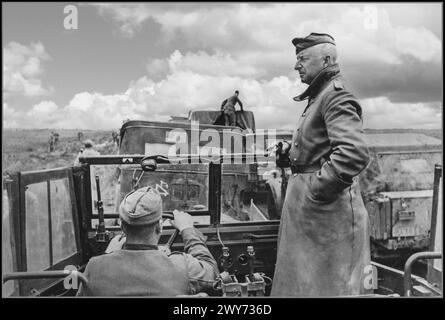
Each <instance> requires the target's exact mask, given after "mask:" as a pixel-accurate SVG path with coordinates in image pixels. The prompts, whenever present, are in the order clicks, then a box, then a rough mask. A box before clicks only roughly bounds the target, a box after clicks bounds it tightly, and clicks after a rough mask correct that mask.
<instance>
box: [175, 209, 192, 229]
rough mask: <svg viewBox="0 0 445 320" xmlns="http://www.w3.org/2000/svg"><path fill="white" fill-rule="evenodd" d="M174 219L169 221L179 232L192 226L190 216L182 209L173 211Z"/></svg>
mask: <svg viewBox="0 0 445 320" xmlns="http://www.w3.org/2000/svg"><path fill="white" fill-rule="evenodd" d="M173 216H174V219H173V220H172V221H171V222H170V223H171V224H172V226H173V227H175V228H176V229H178V230H179V232H181V231H182V230H184V229H187V228H192V227H193V219H192V216H191V215H189V214H188V213H187V212H184V211H178V210H174V211H173Z"/></svg>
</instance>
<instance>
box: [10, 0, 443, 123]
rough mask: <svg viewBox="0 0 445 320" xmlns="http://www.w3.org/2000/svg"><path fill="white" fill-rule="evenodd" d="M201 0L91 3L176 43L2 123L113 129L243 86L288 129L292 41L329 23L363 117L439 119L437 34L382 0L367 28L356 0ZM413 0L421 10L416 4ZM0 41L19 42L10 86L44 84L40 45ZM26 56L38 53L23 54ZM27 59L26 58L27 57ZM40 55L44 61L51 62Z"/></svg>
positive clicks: (126, 27)
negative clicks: (110, 80)
mask: <svg viewBox="0 0 445 320" xmlns="http://www.w3.org/2000/svg"><path fill="white" fill-rule="evenodd" d="M204 6H205V4H202V5H198V4H186V3H184V4H169V5H165V4H161V3H157V4H109V5H105V4H100V5H97V8H98V9H97V10H98V12H99V15H100V16H102V17H104V18H106V19H107V20H110V21H111V22H112V25H113V26H114V28H115V30H118V31H119V32H117V33H116V34H118V35H117V36H123V37H125V38H127V39H129V41H131V38H132V37H134V36H135V35H136V34H138V33H139V32H144V25H146V24H147V23H148V22H149V21H155V22H156V23H158V24H159V26H160V32H161V37H160V39H162V40H161V41H160V42H159V43H158V45H159V46H169V47H172V48H173V49H172V50H171V52H170V54H169V55H168V56H165V58H160V59H159V58H157V59H153V58H150V56H149V54H148V53H147V60H146V61H145V65H146V74H145V75H143V76H141V77H139V78H137V77H136V78H135V79H134V80H133V81H131V83H130V84H129V85H128V88H122V90H121V92H116V93H115V94H112V95H105V94H101V93H98V92H95V90H94V88H91V91H90V92H82V93H78V94H76V95H75V96H74V97H73V98H72V99H71V101H70V102H69V103H68V104H67V105H65V106H56V105H55V104H54V102H51V101H47V99H45V101H42V102H41V103H38V104H36V105H34V107H33V108H32V109H31V110H30V111H28V112H27V113H26V114H25V117H24V119H23V120H20V119H19V116H23V114H20V113H18V112H11V106H10V105H9V108H8V109H9V111H8V114H6V112H5V116H8V117H9V118H10V120H11V121H10V122H9V124H12V123H15V124H17V123H19V125H24V126H27V127H28V126H31V127H32V126H41V127H73V128H103V129H108V128H116V127H119V126H120V125H121V123H122V120H123V119H126V118H132V119H147V120H150V119H151V120H165V119H168V116H169V115H179V114H183V115H186V114H187V113H188V111H189V109H191V108H193V109H215V108H218V107H219V105H220V102H221V101H222V100H223V99H224V98H226V97H227V96H228V95H229V94H231V93H232V92H233V91H234V90H235V89H239V90H240V91H241V95H240V97H241V100H242V101H243V103H244V104H245V109H248V110H252V111H254V112H255V116H256V121H257V127H263V128H273V127H275V128H278V127H279V128H283V127H287V128H292V127H293V125H294V122H295V121H294V119H296V118H297V117H298V114H299V111H300V110H301V108H302V107H303V105H302V104H296V103H295V102H293V100H292V97H293V96H295V95H296V94H298V93H300V92H301V91H302V90H303V89H304V86H303V85H302V84H301V83H300V82H299V80H298V76H297V74H296V73H295V72H294V71H293V66H294V55H293V49H292V45H291V42H290V40H291V39H292V38H293V37H295V36H297V35H300V36H305V35H307V34H309V33H310V32H328V33H330V34H332V35H333V36H334V38H335V39H336V42H337V47H338V51H339V56H340V66H341V67H342V69H343V71H344V73H345V75H346V76H347V80H348V82H349V83H350V85H351V87H352V88H353V89H354V92H355V93H356V95H357V96H358V97H359V98H361V99H362V101H363V107H364V116H365V126H366V127H371V128H393V127H394V128H395V127H411V128H414V127H421V128H426V127H440V125H441V122H440V118H441V117H440V116H441V114H442V104H441V101H442V93H441V87H442V82H441V81H442V80H441V79H442V74H441V70H442V66H441V55H442V51H441V50H442V49H441V47H442V46H441V39H439V38H438V37H437V36H436V35H435V34H434V33H433V32H432V31H431V30H429V29H427V28H425V27H424V26H423V25H422V26H418V25H417V26H415V25H413V26H409V25H406V24H405V25H396V24H394V23H393V21H392V20H391V15H390V14H389V11H388V10H386V9H385V7H384V6H382V5H378V6H376V8H378V11H377V12H378V16H377V17H378V20H377V23H378V25H377V28H376V29H373V28H372V26H371V28H369V25H368V27H367V24H366V21H369V16H368V11H366V10H367V9H365V6H364V5H350V4H333V5H327V4H294V3H285V4H262V5H256V4H236V3H234V4H221V5H211V6H208V7H204ZM418 6H419V10H422V6H423V5H422V4H419V5H418ZM440 9H441V8H440V6H439V5H438V6H437V10H440ZM392 14H393V13H392ZM397 14H400V15H414V14H415V11H413V10H412V8H411V9H409V10H408V9H407V10H404V8H403V5H401V6H400V10H399V12H398V13H397ZM427 18H428V17H425V19H427ZM407 19H408V18H407ZM17 48H20V50H18V49H17ZM7 50H9V53H11V52H12V50H15V52H19V55H18V56H19V57H20V56H22V58H19V59H13V57H10V58H9V60H7V59H5V60H4V79H5V80H7V81H5V84H8V85H7V86H4V92H5V91H6V92H9V93H16V94H18V93H20V92H21V93H23V94H26V93H25V92H27V93H28V94H30V92H34V93H37V92H38V93H40V94H44V93H47V92H48V89H44V88H43V87H42V83H41V80H39V75H41V74H42V67H41V64H42V61H45V60H47V59H48V54H47V53H46V52H45V49H44V48H43V45H42V44H40V43H38V44H32V45H31V46H30V47H25V46H23V45H20V44H16V43H10V44H8V45H7V46H6V49H5V48H4V53H6V51H7ZM49 54H51V52H50V51H49ZM10 56H11V55H10ZM32 58H36V59H34V60H32V61H31V62H29V60H31V59H32ZM28 63H29V64H30V65H32V66H34V67H26V65H27V64H28ZM45 63H46V65H48V67H49V65H50V63H51V62H50V61H47V62H45ZM123 63H125V61H124V62H123ZM6 69H8V72H6V73H7V74H8V77H9V78H6V76H5V70H6ZM11 70H15V71H11ZM12 74H20V75H22V76H23V79H25V80H26V83H27V84H28V89H25V88H26V86H25V85H24V84H22V86H21V87H20V86H19V85H18V84H17V83H23V81H22V82H20V81H18V80H15V82H14V81H12V80H11V79H12V78H13V77H12V76H11V75H12ZM14 79H21V78H20V77H18V76H17V77H16V78H14ZM30 84H33V85H34V87H32V86H31V85H30ZM19 87H20V88H21V89H18V88H19ZM30 88H34V89H33V90H32V89H30ZM38 88H40V90H38ZM20 90H21V91H20ZM26 90H27V91H26ZM439 102H440V103H439ZM4 106H5V105H4ZM35 119H39V120H40V121H38V122H37V121H35ZM68 119H69V120H68ZM5 120H7V119H6V118H5ZM5 125H6V126H8V122H5ZM11 126H12V125H11Z"/></svg>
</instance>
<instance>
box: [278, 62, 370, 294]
mask: <svg viewBox="0 0 445 320" xmlns="http://www.w3.org/2000/svg"><path fill="white" fill-rule="evenodd" d="M306 98H308V105H307V107H306V108H305V110H304V112H303V113H302V115H301V117H300V119H299V122H298V124H297V128H296V130H295V132H294V135H293V139H292V146H291V149H290V152H289V157H290V161H291V165H292V166H291V169H292V172H293V174H292V176H291V177H290V179H289V182H288V186H287V191H286V197H285V201H284V204H283V211H282V217H281V223H280V229H279V239H278V253H277V263H276V268H275V275H274V278H273V285H272V292H271V295H273V296H338V295H356V294H360V293H364V292H365V291H364V286H363V280H364V277H365V275H366V274H365V267H366V266H367V265H368V264H369V263H370V249H369V236H368V230H367V228H368V216H367V211H366V209H365V207H364V204H363V201H362V198H361V195H360V190H359V185H358V182H357V181H356V179H357V178H356V176H357V175H358V174H359V173H360V172H361V171H362V170H363V169H364V168H365V167H366V166H367V164H368V162H369V155H368V149H367V147H366V145H365V142H364V139H363V135H364V133H363V130H362V117H361V116H362V110H361V107H360V104H359V103H358V101H357V100H356V98H355V97H354V96H353V95H352V94H351V93H350V92H349V91H348V90H347V89H346V88H345V85H344V83H343V80H342V77H341V75H340V71H339V68H338V65H334V66H331V67H328V68H325V69H324V70H323V71H322V72H320V74H319V75H318V76H317V77H316V78H315V79H314V80H313V81H312V82H311V85H310V86H309V87H308V89H307V90H306V91H305V92H304V93H303V94H302V95H300V96H299V97H296V98H294V99H295V100H297V101H301V100H303V99H306Z"/></svg>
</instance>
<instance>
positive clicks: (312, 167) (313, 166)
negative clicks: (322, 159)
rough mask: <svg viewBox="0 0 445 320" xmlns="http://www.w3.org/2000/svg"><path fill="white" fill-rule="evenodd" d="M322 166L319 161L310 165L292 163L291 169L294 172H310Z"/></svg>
mask: <svg viewBox="0 0 445 320" xmlns="http://www.w3.org/2000/svg"><path fill="white" fill-rule="evenodd" d="M320 168H321V166H320V164H319V163H314V164H308V165H298V164H291V166H290V170H291V171H292V174H295V173H309V172H315V171H317V170H319V169H320Z"/></svg>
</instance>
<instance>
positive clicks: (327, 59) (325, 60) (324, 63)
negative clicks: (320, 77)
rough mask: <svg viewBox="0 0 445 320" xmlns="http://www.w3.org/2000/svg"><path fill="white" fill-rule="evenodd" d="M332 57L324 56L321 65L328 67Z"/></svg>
mask: <svg viewBox="0 0 445 320" xmlns="http://www.w3.org/2000/svg"><path fill="white" fill-rule="evenodd" d="M331 61H332V58H331V56H324V58H323V67H328V66H330V65H331Z"/></svg>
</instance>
